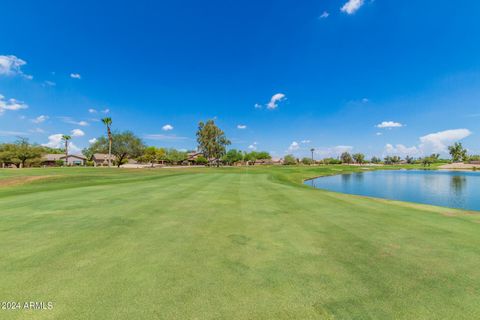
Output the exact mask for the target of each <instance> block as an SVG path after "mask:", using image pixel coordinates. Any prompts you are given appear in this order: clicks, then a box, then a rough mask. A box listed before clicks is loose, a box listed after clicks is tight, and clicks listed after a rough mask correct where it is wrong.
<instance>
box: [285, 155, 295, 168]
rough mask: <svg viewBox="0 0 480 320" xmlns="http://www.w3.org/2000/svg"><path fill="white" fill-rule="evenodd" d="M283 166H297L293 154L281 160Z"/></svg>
mask: <svg viewBox="0 0 480 320" xmlns="http://www.w3.org/2000/svg"><path fill="white" fill-rule="evenodd" d="M283 164H284V165H287V166H291V165H295V164H297V159H296V158H295V156H294V155H293V154H287V155H286V156H285V157H284V158H283Z"/></svg>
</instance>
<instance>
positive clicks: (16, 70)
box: [0, 55, 33, 80]
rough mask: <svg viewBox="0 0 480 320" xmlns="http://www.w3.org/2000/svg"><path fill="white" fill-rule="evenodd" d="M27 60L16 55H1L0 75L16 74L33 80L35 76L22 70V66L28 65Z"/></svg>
mask: <svg viewBox="0 0 480 320" xmlns="http://www.w3.org/2000/svg"><path fill="white" fill-rule="evenodd" d="M26 64H27V62H26V61H25V60H22V59H20V58H17V57H16V56H13V55H9V56H2V55H0V75H4V76H15V75H21V76H23V77H24V78H26V79H28V80H31V79H33V77H32V76H31V75H28V74H25V73H23V71H22V69H21V68H22V66H24V65H26Z"/></svg>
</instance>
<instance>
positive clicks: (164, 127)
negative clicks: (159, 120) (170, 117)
mask: <svg viewBox="0 0 480 320" xmlns="http://www.w3.org/2000/svg"><path fill="white" fill-rule="evenodd" d="M162 130H163V131H170V130H173V126H172V125H171V124H166V125H164V126H163V127H162Z"/></svg>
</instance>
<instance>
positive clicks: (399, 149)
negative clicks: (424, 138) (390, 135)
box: [384, 143, 421, 157]
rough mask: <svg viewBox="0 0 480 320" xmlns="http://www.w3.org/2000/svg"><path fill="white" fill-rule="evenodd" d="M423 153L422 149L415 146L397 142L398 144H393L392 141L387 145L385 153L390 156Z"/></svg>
mask: <svg viewBox="0 0 480 320" xmlns="http://www.w3.org/2000/svg"><path fill="white" fill-rule="evenodd" d="M420 153H421V151H420V150H419V149H418V148H417V147H415V146H412V147H406V146H404V145H403V144H397V145H396V146H393V145H391V144H390V143H387V145H385V150H384V155H388V156H401V157H405V156H411V157H412V156H418V155H419V154H420Z"/></svg>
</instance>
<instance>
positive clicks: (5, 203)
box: [0, 166, 480, 320]
mask: <svg viewBox="0 0 480 320" xmlns="http://www.w3.org/2000/svg"><path fill="white" fill-rule="evenodd" d="M342 170H343V171H351V170H360V169H352V168H348V167H342V166H331V167H330V166H328V167H327V166H324V167H285V166H279V167H251V168H245V167H242V168H183V169H181V168H179V169H136V170H135V169H132V170H127V169H116V168H115V169H114V168H112V169H108V168H105V169H100V168H57V169H56V168H51V169H18V170H0V221H1V223H0V252H1V259H0V301H2V303H3V302H19V303H21V304H23V303H25V302H31V301H33V302H45V303H47V302H51V303H52V304H53V308H51V309H48V308H47V309H35V308H33V309H25V308H19V309H15V310H12V309H9V310H2V309H0V319H35V320H37V319H70V320H72V319H102V320H106V319H479V318H480V224H479V222H480V216H479V215H478V214H477V213H475V212H466V211H460V210H454V209H448V208H440V207H434V206H427V205H417V204H411V203H404V202H396V201H388V200H380V199H372V198H366V197H359V196H351V195H345V194H339V193H333V192H327V191H322V190H315V189H312V188H309V187H307V186H305V185H302V181H303V179H306V178H309V177H315V176H321V175H325V174H335V173H340V172H342Z"/></svg>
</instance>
